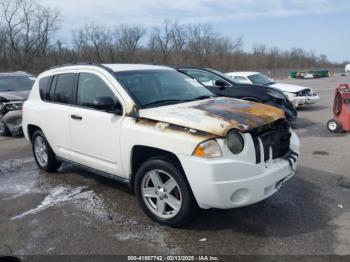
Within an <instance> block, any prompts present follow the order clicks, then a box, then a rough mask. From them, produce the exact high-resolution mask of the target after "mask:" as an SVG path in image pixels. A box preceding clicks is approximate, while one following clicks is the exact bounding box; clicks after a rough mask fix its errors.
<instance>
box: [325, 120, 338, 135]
mask: <svg viewBox="0 0 350 262" xmlns="http://www.w3.org/2000/svg"><path fill="white" fill-rule="evenodd" d="M327 128H328V130H329V131H330V132H332V133H336V132H340V131H341V130H342V126H341V123H340V122H339V121H337V120H335V119H331V120H329V121H328V123H327Z"/></svg>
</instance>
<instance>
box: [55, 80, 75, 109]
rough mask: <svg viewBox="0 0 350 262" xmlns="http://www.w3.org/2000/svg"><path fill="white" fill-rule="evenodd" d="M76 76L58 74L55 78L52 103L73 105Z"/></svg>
mask: <svg viewBox="0 0 350 262" xmlns="http://www.w3.org/2000/svg"><path fill="white" fill-rule="evenodd" d="M75 84H76V74H60V75H58V78H57V83H56V88H55V99H54V101H55V102H57V103H62V104H73V103H74V95H73V94H74V90H75V88H74V86H75ZM51 89H52V87H51Z"/></svg>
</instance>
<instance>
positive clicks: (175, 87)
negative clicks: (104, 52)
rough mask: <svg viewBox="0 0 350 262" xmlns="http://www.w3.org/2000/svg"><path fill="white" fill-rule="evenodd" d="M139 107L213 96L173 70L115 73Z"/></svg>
mask: <svg viewBox="0 0 350 262" xmlns="http://www.w3.org/2000/svg"><path fill="white" fill-rule="evenodd" d="M115 76H116V78H117V79H118V80H119V81H120V82H121V83H122V84H123V85H124V87H125V88H127V90H128V91H129V92H130V93H131V95H132V96H133V98H134V99H135V100H137V101H136V102H137V103H138V104H139V106H141V107H150V106H157V105H158V106H160V105H165V104H176V103H181V102H187V101H193V100H199V99H205V98H209V97H212V96H214V94H213V93H211V92H210V91H209V90H208V89H207V88H205V87H204V86H203V85H201V84H199V83H198V82H197V81H195V80H193V79H192V78H190V77H188V76H187V75H185V74H182V73H179V72H177V71H174V70H134V71H122V72H116V73H115Z"/></svg>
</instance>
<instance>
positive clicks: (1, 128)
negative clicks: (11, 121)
mask: <svg viewBox="0 0 350 262" xmlns="http://www.w3.org/2000/svg"><path fill="white" fill-rule="evenodd" d="M0 136H11V132H10V130H9V128H8V127H7V125H6V124H5V122H4V120H3V119H2V118H0Z"/></svg>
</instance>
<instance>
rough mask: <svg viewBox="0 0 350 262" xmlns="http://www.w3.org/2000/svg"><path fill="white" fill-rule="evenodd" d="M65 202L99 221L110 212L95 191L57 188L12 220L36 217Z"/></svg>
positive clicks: (61, 186) (77, 188) (79, 188)
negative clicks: (35, 205) (37, 214)
mask: <svg viewBox="0 0 350 262" xmlns="http://www.w3.org/2000/svg"><path fill="white" fill-rule="evenodd" d="M65 202H71V203H72V204H73V205H74V206H75V207H77V208H79V209H80V210H82V211H85V212H87V213H89V214H90V215H93V216H94V217H95V218H97V219H101V220H102V219H107V217H108V212H107V209H106V207H105V204H104V202H103V200H102V199H101V198H100V197H98V196H97V195H96V194H95V192H94V191H92V190H87V187H75V188H72V187H69V186H68V187H67V186H63V185H60V186H57V187H55V188H53V189H51V190H50V191H49V195H48V196H46V197H45V198H44V200H43V201H42V202H41V203H40V204H39V205H38V206H37V207H35V208H33V209H30V210H28V211H25V212H24V213H22V214H19V215H17V216H14V217H12V218H11V220H15V219H22V218H24V217H26V216H28V215H34V214H36V213H38V212H41V211H43V210H46V209H48V208H49V207H53V206H59V205H62V204H64V203H65Z"/></svg>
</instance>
